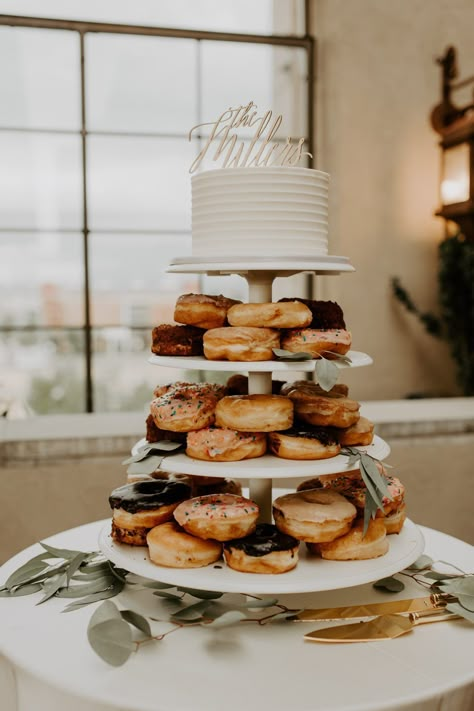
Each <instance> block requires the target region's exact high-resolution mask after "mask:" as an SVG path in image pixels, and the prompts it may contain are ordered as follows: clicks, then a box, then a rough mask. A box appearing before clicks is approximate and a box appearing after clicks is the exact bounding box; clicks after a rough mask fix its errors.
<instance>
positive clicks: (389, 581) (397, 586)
mask: <svg viewBox="0 0 474 711" xmlns="http://www.w3.org/2000/svg"><path fill="white" fill-rule="evenodd" d="M373 587H374V588H376V589H377V590H383V591H384V592H393V593H397V592H401V591H402V590H405V583H403V582H402V581H401V580H398V579H397V578H394V577H393V576H390V577H388V578H382V579H381V580H377V581H376V582H375V583H373Z"/></svg>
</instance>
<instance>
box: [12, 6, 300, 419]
mask: <svg viewBox="0 0 474 711" xmlns="http://www.w3.org/2000/svg"><path fill="white" fill-rule="evenodd" d="M22 4H23V5H24V6H25V7H26V8H27V9H30V10H31V13H32V14H34V10H33V6H34V3H31V2H30V3H14V4H13V3H5V2H3V3H0V11H2V12H5V6H8V5H10V6H13V5H14V6H15V14H18V12H19V7H20V6H21V5H22ZM45 4H46V5H47V3H45ZM52 4H53V5H54V3H52ZM288 4H293V3H288ZM296 4H298V3H296ZM68 5H69V7H71V6H73V5H77V6H78V7H79V5H80V4H79V3H69V4H68ZM205 5H206V6H207V5H208V3H205ZM278 5H279V3H273V2H262V3H261V5H260V4H259V7H260V14H261V16H260V17H258V18H257V19H256V24H257V27H258V29H259V31H260V32H263V31H264V28H265V27H267V28H272V27H276V25H277V24H278V27H279V32H280V34H279V35H276V34H275V35H272V34H268V35H263V34H262V35H257V34H251V33H252V26H251V23H248V24H247V27H246V26H245V18H244V17H243V13H244V12H245V10H248V3H247V2H245V3H242V4H239V3H233V4H229V7H232V13H233V17H232V18H231V20H229V25H230V26H232V23H231V21H232V22H233V23H234V26H235V27H237V28H238V31H239V32H242V31H245V32H247V33H249V34H248V36H245V37H244V36H243V35H236V34H233V33H232V32H229V30H228V28H227V27H226V31H218V32H216V33H215V34H213V33H212V32H203V31H201V30H188V31H185V32H180V31H179V30H177V31H176V32H175V33H173V31H171V35H173V34H174V35H175V36H170V31H169V30H164V29H163V31H162V32H160V28H157V27H149V28H148V29H147V28H143V27H141V28H138V27H136V26H133V25H129V26H127V28H122V29H120V31H117V26H114V25H109V26H106V25H101V27H100V31H97V30H98V28H97V27H96V26H95V25H94V20H95V19H97V18H95V17H94V16H92V18H91V20H82V18H80V19H81V22H80V23H77V22H75V21H74V20H72V19H68V20H67V21H63V22H61V23H60V22H55V21H52V20H42V21H39V20H38V19H36V20H35V19H33V18H31V20H28V19H27V18H23V19H22V18H17V20H16V21H13V20H12V19H11V18H7V17H6V16H5V15H3V16H0V59H1V62H0V91H1V95H2V101H1V102H0V147H1V155H2V160H1V161H0V297H1V298H0V337H1V341H0V407H1V408H2V413H6V412H10V413H12V412H14V411H16V412H17V413H19V414H22V413H25V412H33V413H38V414H43V413H64V412H71V413H72V412H84V411H88V410H89V411H90V410H96V411H114V410H132V409H141V408H142V407H143V405H144V403H146V402H147V401H149V399H150V393H151V391H152V389H153V387H154V386H155V385H156V384H157V382H158V380H159V379H161V380H163V381H164V382H166V381H167V380H170V379H173V378H181V379H182V378H183V377H192V378H193V379H195V380H197V379H199V377H206V374H205V373H204V374H202V373H201V374H197V373H194V374H193V373H187V374H186V373H184V374H183V372H182V371H180V372H177V371H171V370H170V371H168V372H166V371H163V369H161V368H160V369H156V368H153V366H151V365H148V364H147V363H146V357H147V353H148V352H149V347H150V331H151V328H152V326H153V325H156V324H158V323H163V322H169V321H172V317H173V307H174V303H175V301H176V298H177V297H178V296H179V294H182V293H186V292H191V291H199V290H202V291H207V293H209V292H211V293H219V292H223V293H225V294H226V295H227V296H231V297H234V298H245V294H246V288H245V282H244V281H243V280H242V279H241V278H240V277H226V278H219V279H216V278H211V277H199V276H194V275H178V274H168V273H167V272H166V269H167V266H168V263H169V261H170V259H172V258H173V257H178V256H185V255H186V254H190V252H191V235H190V175H189V172H188V170H189V166H190V164H191V163H192V161H193V159H194V157H195V156H196V154H197V153H198V152H199V147H200V145H201V141H202V138H203V137H204V136H205V133H206V132H205V130H203V131H201V134H198V133H196V135H194V134H193V138H192V140H191V141H189V140H188V132H189V129H190V128H191V127H192V126H194V125H196V124H200V123H203V122H205V121H212V120H214V119H215V118H217V116H218V115H219V114H220V113H221V112H222V111H223V110H224V109H225V108H227V107H228V106H236V105H239V104H244V103H247V102H248V101H249V100H252V101H254V102H255V103H256V104H257V105H258V107H259V109H261V110H265V109H268V108H272V109H274V110H275V111H277V112H279V113H283V115H284V124H283V127H282V131H283V132H282V135H281V136H280V138H282V139H283V138H284V137H285V136H287V135H294V136H296V135H298V136H307V135H308V118H307V115H308V91H309V83H308V73H309V68H308V62H309V60H310V52H309V49H308V41H307V40H305V39H304V38H301V39H298V38H296V37H290V35H291V32H290V28H289V25H288V26H287V28H286V33H287V34H286V35H282V34H281V33H282V32H284V31H285V27H283V29H282V21H281V17H279V16H278V15H277V14H275V13H276V8H277V6H278ZM56 6H58V3H56ZM119 6H120V3H119V4H118V5H117V7H119ZM199 6H200V3H199V2H195V3H193V5H189V7H194V8H195V9H194V15H196V14H197V9H198V8H199ZM225 6H226V3H223V7H225ZM86 7H87V5H86V4H82V9H83V11H84V8H86ZM237 7H241V9H242V17H236V12H237V11H236V8H237ZM252 7H254V5H252ZM7 9H10V8H7ZM221 10H222V8H221ZM58 12H59V10H58ZM237 14H238V13H237ZM50 17H51V15H50ZM278 18H279V21H278V23H277V19H278ZM113 19H115V18H113ZM187 20H189V26H191V27H192V26H193V18H192V13H191V14H188V16H187ZM222 21H223V20H222ZM270 31H271V30H270ZM254 32H255V30H254ZM205 167H210V166H209V165H207V166H205Z"/></svg>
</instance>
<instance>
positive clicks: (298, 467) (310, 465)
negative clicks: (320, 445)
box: [132, 435, 390, 479]
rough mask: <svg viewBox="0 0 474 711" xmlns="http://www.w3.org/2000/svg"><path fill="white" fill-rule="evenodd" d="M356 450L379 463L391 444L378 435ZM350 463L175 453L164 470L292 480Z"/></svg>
mask: <svg viewBox="0 0 474 711" xmlns="http://www.w3.org/2000/svg"><path fill="white" fill-rule="evenodd" d="M144 444H146V439H142V440H140V441H139V442H137V443H136V444H135V445H134V446H133V448H132V454H137V453H138V451H139V450H140V447H142V446H143V445H144ZM354 449H358V450H359V451H361V452H367V454H370V455H371V456H372V457H374V458H375V459H379V460H383V459H386V458H387V457H388V455H389V454H390V447H389V445H388V444H387V442H385V441H384V440H383V439H381V438H380V437H378V436H377V435H375V437H374V441H373V442H372V444H369V445H367V446H366V447H355V448H354ZM157 454H158V453H157ZM348 463H349V457H347V456H345V455H343V454H338V455H337V457H331V458H330V459H319V460H316V461H315V460H311V461H297V460H295V459H282V458H281V457H274V456H272V455H271V454H264V455H263V457H256V458H255V459H244V460H242V461H240V462H206V461H203V460H201V459H193V458H192V457H188V456H187V455H186V454H172V455H169V456H167V457H165V458H164V459H163V461H162V464H161V467H160V468H161V469H163V471H165V472H171V473H172V474H194V475H197V476H222V477H226V478H232V479H290V478H296V477H313V476H319V475H320V474H335V473H337V472H344V471H350V469H349V467H348Z"/></svg>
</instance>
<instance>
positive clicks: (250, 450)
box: [186, 427, 267, 462]
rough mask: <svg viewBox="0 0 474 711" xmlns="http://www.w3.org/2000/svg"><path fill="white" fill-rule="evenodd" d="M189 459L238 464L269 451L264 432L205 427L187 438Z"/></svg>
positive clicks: (191, 433) (189, 434)
mask: <svg viewBox="0 0 474 711" xmlns="http://www.w3.org/2000/svg"><path fill="white" fill-rule="evenodd" d="M186 441H187V446H186V454H187V455H188V457H194V458H195V459H203V460H205V461H207V462H238V461H240V460H242V459H252V458H254V457H261V456H262V455H263V454H265V452H266V451H267V438H266V436H265V434H264V433H263V432H237V430H230V429H227V428H225V427H205V428H203V429H202V430H198V431H196V432H189V433H188V436H187V440H186Z"/></svg>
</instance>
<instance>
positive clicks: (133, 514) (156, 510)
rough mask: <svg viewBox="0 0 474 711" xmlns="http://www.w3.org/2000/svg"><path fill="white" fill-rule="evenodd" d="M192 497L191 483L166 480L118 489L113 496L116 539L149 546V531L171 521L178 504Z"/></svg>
mask: <svg viewBox="0 0 474 711" xmlns="http://www.w3.org/2000/svg"><path fill="white" fill-rule="evenodd" d="M190 495H191V487H190V486H188V485H187V484H185V483H183V482H178V481H168V480H164V479H151V480H146V481H137V482H133V483H131V484H124V485H123V486H120V487H118V489H114V490H113V491H112V493H111V494H110V496H109V504H110V506H111V508H112V510H113V516H112V538H113V539H114V540H116V541H118V542H119V543H128V544H129V545H132V546H144V545H146V535H147V533H148V531H149V530H150V529H151V528H153V527H154V526H157V525H158V524H160V523H165V522H166V521H170V520H171V519H172V518H173V511H174V510H175V508H176V507H177V506H178V504H180V503H181V502H182V501H184V500H185V499H187V498H189V496H190Z"/></svg>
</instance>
